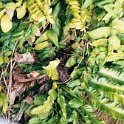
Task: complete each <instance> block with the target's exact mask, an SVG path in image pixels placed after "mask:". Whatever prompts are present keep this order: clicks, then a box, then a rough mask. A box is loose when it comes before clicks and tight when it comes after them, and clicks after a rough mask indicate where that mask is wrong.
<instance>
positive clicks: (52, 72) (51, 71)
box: [44, 59, 60, 80]
mask: <svg viewBox="0 0 124 124" xmlns="http://www.w3.org/2000/svg"><path fill="white" fill-rule="evenodd" d="M59 63H60V60H58V59H57V60H54V61H50V63H49V65H48V66H46V67H44V69H45V70H46V71H47V73H48V75H49V77H51V79H52V80H58V72H57V69H56V67H57V66H58V64H59Z"/></svg>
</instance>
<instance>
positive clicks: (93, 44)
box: [91, 39, 107, 47]
mask: <svg viewBox="0 0 124 124" xmlns="http://www.w3.org/2000/svg"><path fill="white" fill-rule="evenodd" d="M106 43H107V39H99V40H95V41H93V42H92V43H91V46H95V47H96V46H100V45H105V44H106Z"/></svg>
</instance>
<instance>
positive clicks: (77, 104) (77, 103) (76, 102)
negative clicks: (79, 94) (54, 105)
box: [68, 98, 83, 108]
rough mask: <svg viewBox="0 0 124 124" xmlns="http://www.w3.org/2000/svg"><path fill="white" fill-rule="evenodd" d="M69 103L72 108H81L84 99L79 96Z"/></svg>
mask: <svg viewBox="0 0 124 124" xmlns="http://www.w3.org/2000/svg"><path fill="white" fill-rule="evenodd" d="M68 104H69V106H70V107H71V108H79V107H81V106H82V105H83V103H82V101H81V100H80V99H77V98H74V99H72V100H70V101H69V103H68Z"/></svg>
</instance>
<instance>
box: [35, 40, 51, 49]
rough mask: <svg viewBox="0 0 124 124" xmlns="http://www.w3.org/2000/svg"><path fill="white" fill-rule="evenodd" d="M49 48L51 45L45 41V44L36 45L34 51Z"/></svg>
mask: <svg viewBox="0 0 124 124" xmlns="http://www.w3.org/2000/svg"><path fill="white" fill-rule="evenodd" d="M48 46H49V43H48V42H47V41H45V42H42V43H39V44H36V45H35V48H34V49H35V50H42V49H44V48H46V47H48Z"/></svg>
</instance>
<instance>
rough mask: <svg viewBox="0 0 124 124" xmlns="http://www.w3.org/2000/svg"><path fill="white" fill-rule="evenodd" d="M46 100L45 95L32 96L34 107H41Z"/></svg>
mask: <svg viewBox="0 0 124 124" xmlns="http://www.w3.org/2000/svg"><path fill="white" fill-rule="evenodd" d="M45 100H46V95H44V94H38V95H35V96H34V105H42V104H43V103H44V101H45Z"/></svg>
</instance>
